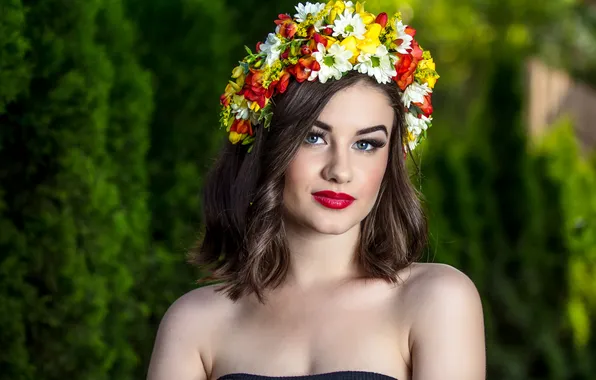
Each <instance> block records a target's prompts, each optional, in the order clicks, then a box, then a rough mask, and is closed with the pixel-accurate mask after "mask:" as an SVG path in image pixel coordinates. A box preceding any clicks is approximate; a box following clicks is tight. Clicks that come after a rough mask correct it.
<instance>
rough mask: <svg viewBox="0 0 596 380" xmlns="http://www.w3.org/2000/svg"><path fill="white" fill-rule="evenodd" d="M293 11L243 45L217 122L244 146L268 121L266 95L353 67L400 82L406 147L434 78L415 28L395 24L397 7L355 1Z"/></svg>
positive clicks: (427, 104) (426, 108) (418, 136)
mask: <svg viewBox="0 0 596 380" xmlns="http://www.w3.org/2000/svg"><path fill="white" fill-rule="evenodd" d="M296 12H297V13H296V14H295V15H294V17H293V18H292V17H291V16H290V15H289V14H280V15H279V19H278V20H276V21H275V24H277V27H276V29H275V33H269V35H268V36H267V39H266V41H265V42H259V43H257V48H256V52H255V53H253V52H252V51H251V50H250V49H249V48H248V47H246V51H247V52H248V55H247V56H246V57H245V58H244V59H243V60H242V61H240V64H239V65H238V66H237V67H235V68H234V70H233V71H232V80H230V81H229V83H228V85H227V86H226V89H225V92H224V94H223V95H221V97H220V101H221V104H222V106H223V107H222V110H221V114H220V122H221V125H222V127H225V128H226V131H227V132H228V133H229V140H230V142H231V143H232V144H237V143H241V144H243V145H251V144H252V142H253V141H254V138H255V128H256V126H257V125H259V124H261V125H262V126H263V127H264V128H268V127H269V125H270V124H271V117H272V115H273V113H272V103H271V102H270V100H271V98H272V97H273V96H274V95H276V94H278V93H283V92H285V91H286V88H287V87H288V83H289V81H290V78H294V79H295V80H296V81H298V82H299V83H302V82H304V81H305V80H308V81H315V80H319V82H321V83H325V82H327V80H329V79H331V78H334V79H340V78H341V77H342V76H343V75H344V74H345V73H347V72H348V71H350V70H356V71H358V72H360V73H365V74H368V75H369V76H371V77H374V78H375V79H376V80H377V82H378V83H390V82H391V81H394V82H395V83H396V84H397V86H399V89H400V94H401V100H402V103H403V105H404V108H405V111H406V113H405V121H406V125H407V133H406V134H405V136H404V141H403V143H404V148H405V146H406V145H407V146H408V147H409V148H410V150H413V149H414V148H415V147H416V145H418V143H419V142H420V141H421V140H422V139H423V138H424V137H425V136H426V130H427V129H428V128H429V127H430V126H431V121H432V117H431V114H432V112H433V109H432V104H431V93H432V89H433V87H434V85H435V83H436V81H437V79H438V78H439V75H438V74H437V72H436V71H435V63H434V62H433V59H432V57H431V55H430V52H428V51H424V50H422V48H421V47H420V45H418V43H417V42H416V40H414V36H415V34H416V31H415V30H414V29H412V28H411V27H410V26H407V25H404V24H403V23H402V19H401V15H400V13H396V14H395V15H394V16H393V17H391V18H388V16H387V14H386V13H380V14H379V15H378V16H376V17H375V16H374V15H373V14H371V13H368V12H366V11H365V10H364V6H363V4H361V3H359V2H358V3H356V5H354V4H353V3H352V2H351V1H340V0H338V1H330V2H328V3H327V4H325V3H314V4H312V3H306V5H305V4H298V5H297V6H296ZM250 149H252V145H251V146H250V148H249V151H250Z"/></svg>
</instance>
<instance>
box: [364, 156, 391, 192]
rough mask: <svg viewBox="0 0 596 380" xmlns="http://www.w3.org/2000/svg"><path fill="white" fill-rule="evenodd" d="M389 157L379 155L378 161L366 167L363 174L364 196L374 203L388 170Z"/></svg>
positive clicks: (373, 161)
mask: <svg viewBox="0 0 596 380" xmlns="http://www.w3.org/2000/svg"><path fill="white" fill-rule="evenodd" d="M387 157H388V155H387V154H383V155H379V157H378V160H371V162H370V165H366V167H364V168H363V170H362V172H361V173H362V177H361V178H362V181H361V184H362V185H361V186H362V187H361V191H362V194H363V195H365V196H366V197H367V198H370V200H371V201H372V202H374V200H375V199H376V197H377V194H378V192H379V190H380V188H381V182H382V181H383V177H384V176H385V170H386V168H387ZM375 158H376V157H375Z"/></svg>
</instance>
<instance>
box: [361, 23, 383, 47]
mask: <svg viewBox="0 0 596 380" xmlns="http://www.w3.org/2000/svg"><path fill="white" fill-rule="evenodd" d="M381 29H382V28H381V25H379V24H377V23H374V24H371V25H370V26H369V28H368V30H367V31H366V33H364V39H363V40H362V41H360V42H359V43H358V49H360V50H361V51H363V52H365V53H368V54H375V52H376V51H377V47H378V46H379V45H380V44H381V41H380V40H379V35H380V34H381Z"/></svg>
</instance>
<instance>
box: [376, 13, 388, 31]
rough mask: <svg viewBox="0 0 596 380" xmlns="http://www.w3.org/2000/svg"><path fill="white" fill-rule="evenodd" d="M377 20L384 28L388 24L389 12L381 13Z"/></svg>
mask: <svg viewBox="0 0 596 380" xmlns="http://www.w3.org/2000/svg"><path fill="white" fill-rule="evenodd" d="M375 22H376V23H377V24H379V25H381V27H382V28H384V27H385V26H386V25H387V13H385V12H383V13H379V15H378V16H377V19H376V20H375Z"/></svg>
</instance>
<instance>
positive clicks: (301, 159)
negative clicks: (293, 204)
mask: <svg viewBox="0 0 596 380" xmlns="http://www.w3.org/2000/svg"><path fill="white" fill-rule="evenodd" d="M317 170H318V168H317V163H316V162H315V160H313V157H311V156H309V155H308V154H306V152H304V151H303V150H302V149H300V150H299V151H298V152H297V154H296V156H295V157H294V159H293V160H292V162H291V163H290V165H289V166H288V168H287V169H286V173H285V186H284V198H285V199H287V200H292V199H293V198H295V197H297V195H298V194H299V193H303V192H304V191H308V190H310V186H311V185H312V183H313V180H316V177H317Z"/></svg>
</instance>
